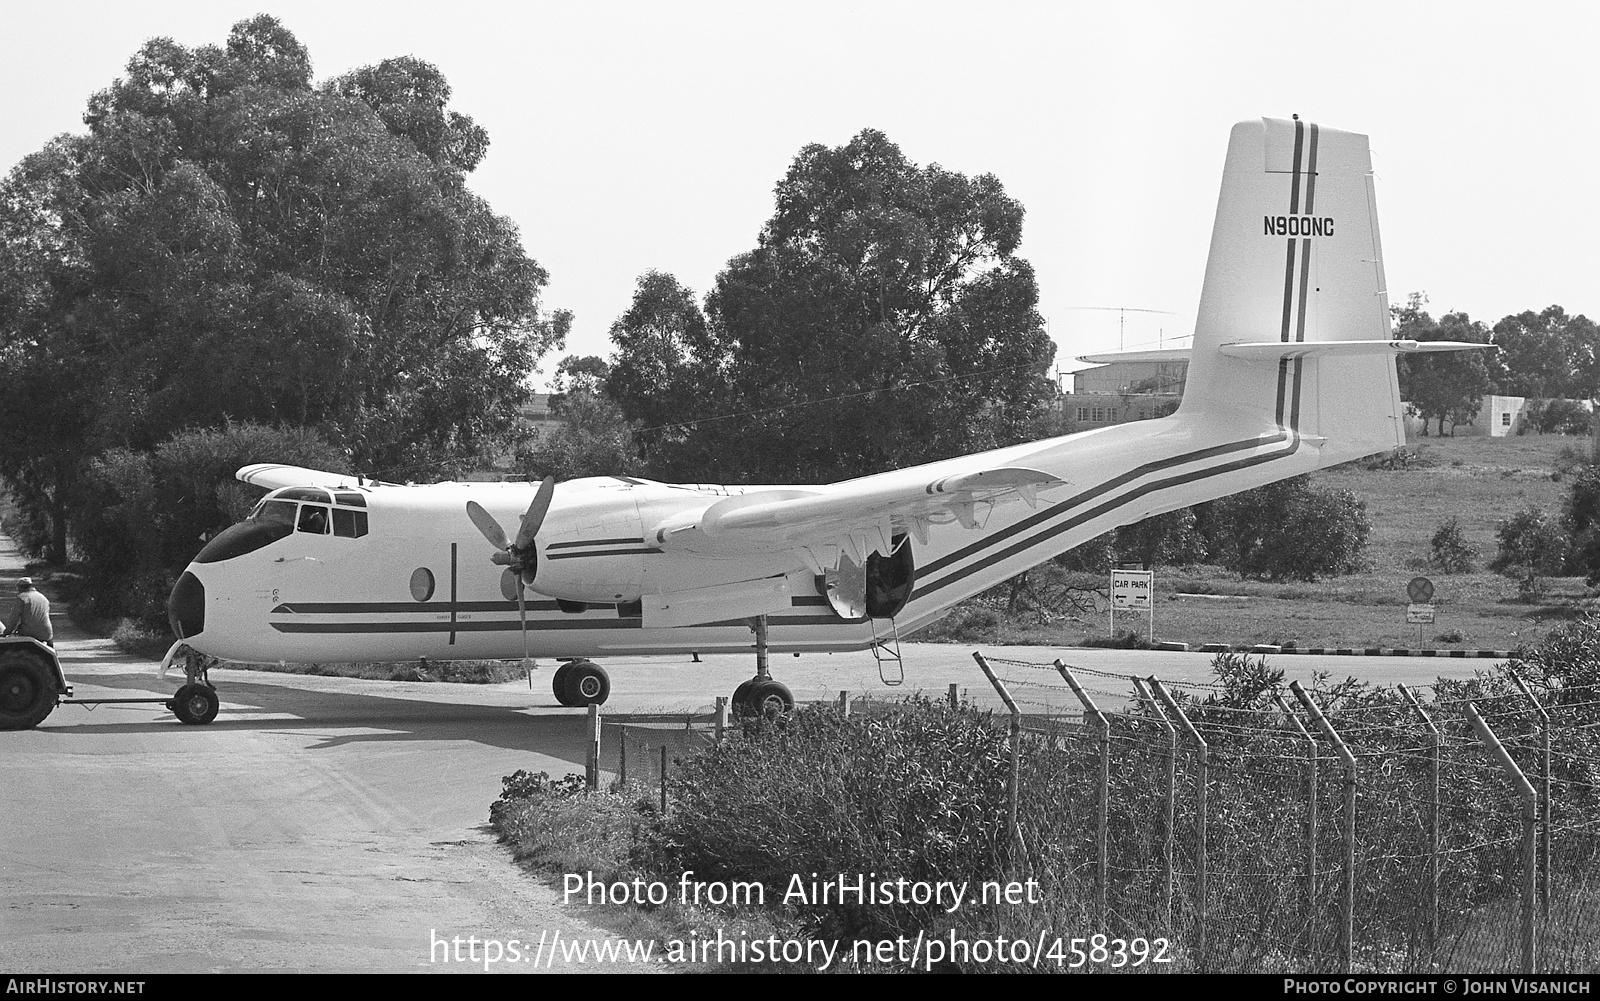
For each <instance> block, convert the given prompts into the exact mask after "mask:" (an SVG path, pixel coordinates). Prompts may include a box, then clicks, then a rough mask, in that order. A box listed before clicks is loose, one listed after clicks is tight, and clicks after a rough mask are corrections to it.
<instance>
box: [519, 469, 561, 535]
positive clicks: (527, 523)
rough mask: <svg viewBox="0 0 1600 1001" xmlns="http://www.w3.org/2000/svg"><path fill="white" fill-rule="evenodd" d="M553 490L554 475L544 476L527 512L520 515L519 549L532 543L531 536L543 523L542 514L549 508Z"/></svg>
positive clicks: (554, 485) (554, 486) (554, 488)
mask: <svg viewBox="0 0 1600 1001" xmlns="http://www.w3.org/2000/svg"><path fill="white" fill-rule="evenodd" d="M555 492H556V478H555V477H554V476H546V477H545V478H544V479H543V480H542V481H540V483H539V489H538V491H537V492H536V493H535V494H534V495H533V503H532V504H529V505H528V513H527V514H524V515H523V516H522V527H521V528H520V529H518V530H517V541H516V547H517V548H518V549H519V550H520V549H527V548H528V547H529V546H531V545H533V537H534V536H535V535H536V534H538V532H539V526H541V525H543V524H544V516H545V514H546V513H547V512H549V510H550V498H551V497H553V496H554V495H555Z"/></svg>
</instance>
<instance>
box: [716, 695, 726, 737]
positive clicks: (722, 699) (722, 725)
mask: <svg viewBox="0 0 1600 1001" xmlns="http://www.w3.org/2000/svg"><path fill="white" fill-rule="evenodd" d="M727 732H728V697H727V696H726V695H718V696H717V743H719V744H720V743H722V735H723V734H725V733H727Z"/></svg>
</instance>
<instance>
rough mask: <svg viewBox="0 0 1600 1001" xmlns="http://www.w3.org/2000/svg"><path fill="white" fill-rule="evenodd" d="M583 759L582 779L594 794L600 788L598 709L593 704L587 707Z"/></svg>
mask: <svg viewBox="0 0 1600 1001" xmlns="http://www.w3.org/2000/svg"><path fill="white" fill-rule="evenodd" d="M585 757H586V758H587V760H586V761H585V762H584V769H583V770H584V778H585V779H586V780H587V781H588V786H589V791H590V792H594V791H595V790H596V789H599V788H600V707H599V706H598V705H594V704H593V703H591V704H590V706H589V753H588V754H587V755H586V756H585Z"/></svg>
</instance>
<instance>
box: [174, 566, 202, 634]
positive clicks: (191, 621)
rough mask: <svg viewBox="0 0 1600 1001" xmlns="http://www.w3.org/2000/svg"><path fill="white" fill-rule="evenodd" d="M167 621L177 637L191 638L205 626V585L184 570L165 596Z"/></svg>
mask: <svg viewBox="0 0 1600 1001" xmlns="http://www.w3.org/2000/svg"><path fill="white" fill-rule="evenodd" d="M167 621H168V622H170V623H171V624H172V632H173V634H174V635H176V636H177V637H178V638H179V639H181V640H182V639H192V638H193V637H195V636H198V635H199V634H200V631H201V630H203V629H205V627H206V587H205V585H204V584H202V583H200V578H198V577H196V576H195V575H194V574H192V573H190V572H189V571H187V570H185V571H184V572H183V576H182V577H179V578H178V583H176V584H174V585H173V586H172V593H171V594H170V595H168V596H167Z"/></svg>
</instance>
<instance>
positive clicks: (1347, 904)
mask: <svg viewBox="0 0 1600 1001" xmlns="http://www.w3.org/2000/svg"><path fill="white" fill-rule="evenodd" d="M1289 690H1290V691H1291V692H1294V697H1295V698H1296V699H1298V700H1299V702H1300V705H1301V706H1302V707H1304V709H1305V711H1306V713H1307V714H1308V715H1309V716H1310V717H1311V718H1312V719H1313V720H1314V721H1316V724H1317V728H1318V729H1319V730H1321V731H1322V733H1323V736H1325V737H1327V738H1328V739H1329V740H1330V741H1332V742H1333V746H1334V748H1335V749H1336V750H1338V752H1339V757H1341V758H1343V759H1344V771H1345V780H1344V892H1343V894H1342V897H1343V900H1342V901H1341V906H1340V915H1339V958H1340V961H1341V962H1343V963H1344V971H1345V972H1346V973H1350V972H1353V968H1354V966H1355V948H1356V943H1355V917H1356V756H1355V755H1354V754H1351V753H1350V748H1349V747H1348V746H1346V745H1345V742H1344V739H1343V738H1342V737H1340V736H1339V733H1338V731H1336V730H1335V729H1334V728H1333V724H1332V723H1330V722H1328V717H1326V716H1324V715H1322V710H1321V709H1318V708H1317V704H1316V703H1315V702H1313V701H1311V696H1309V695H1307V694H1306V690H1305V689H1304V688H1301V687H1300V682H1298V681H1291V682H1289Z"/></svg>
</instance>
